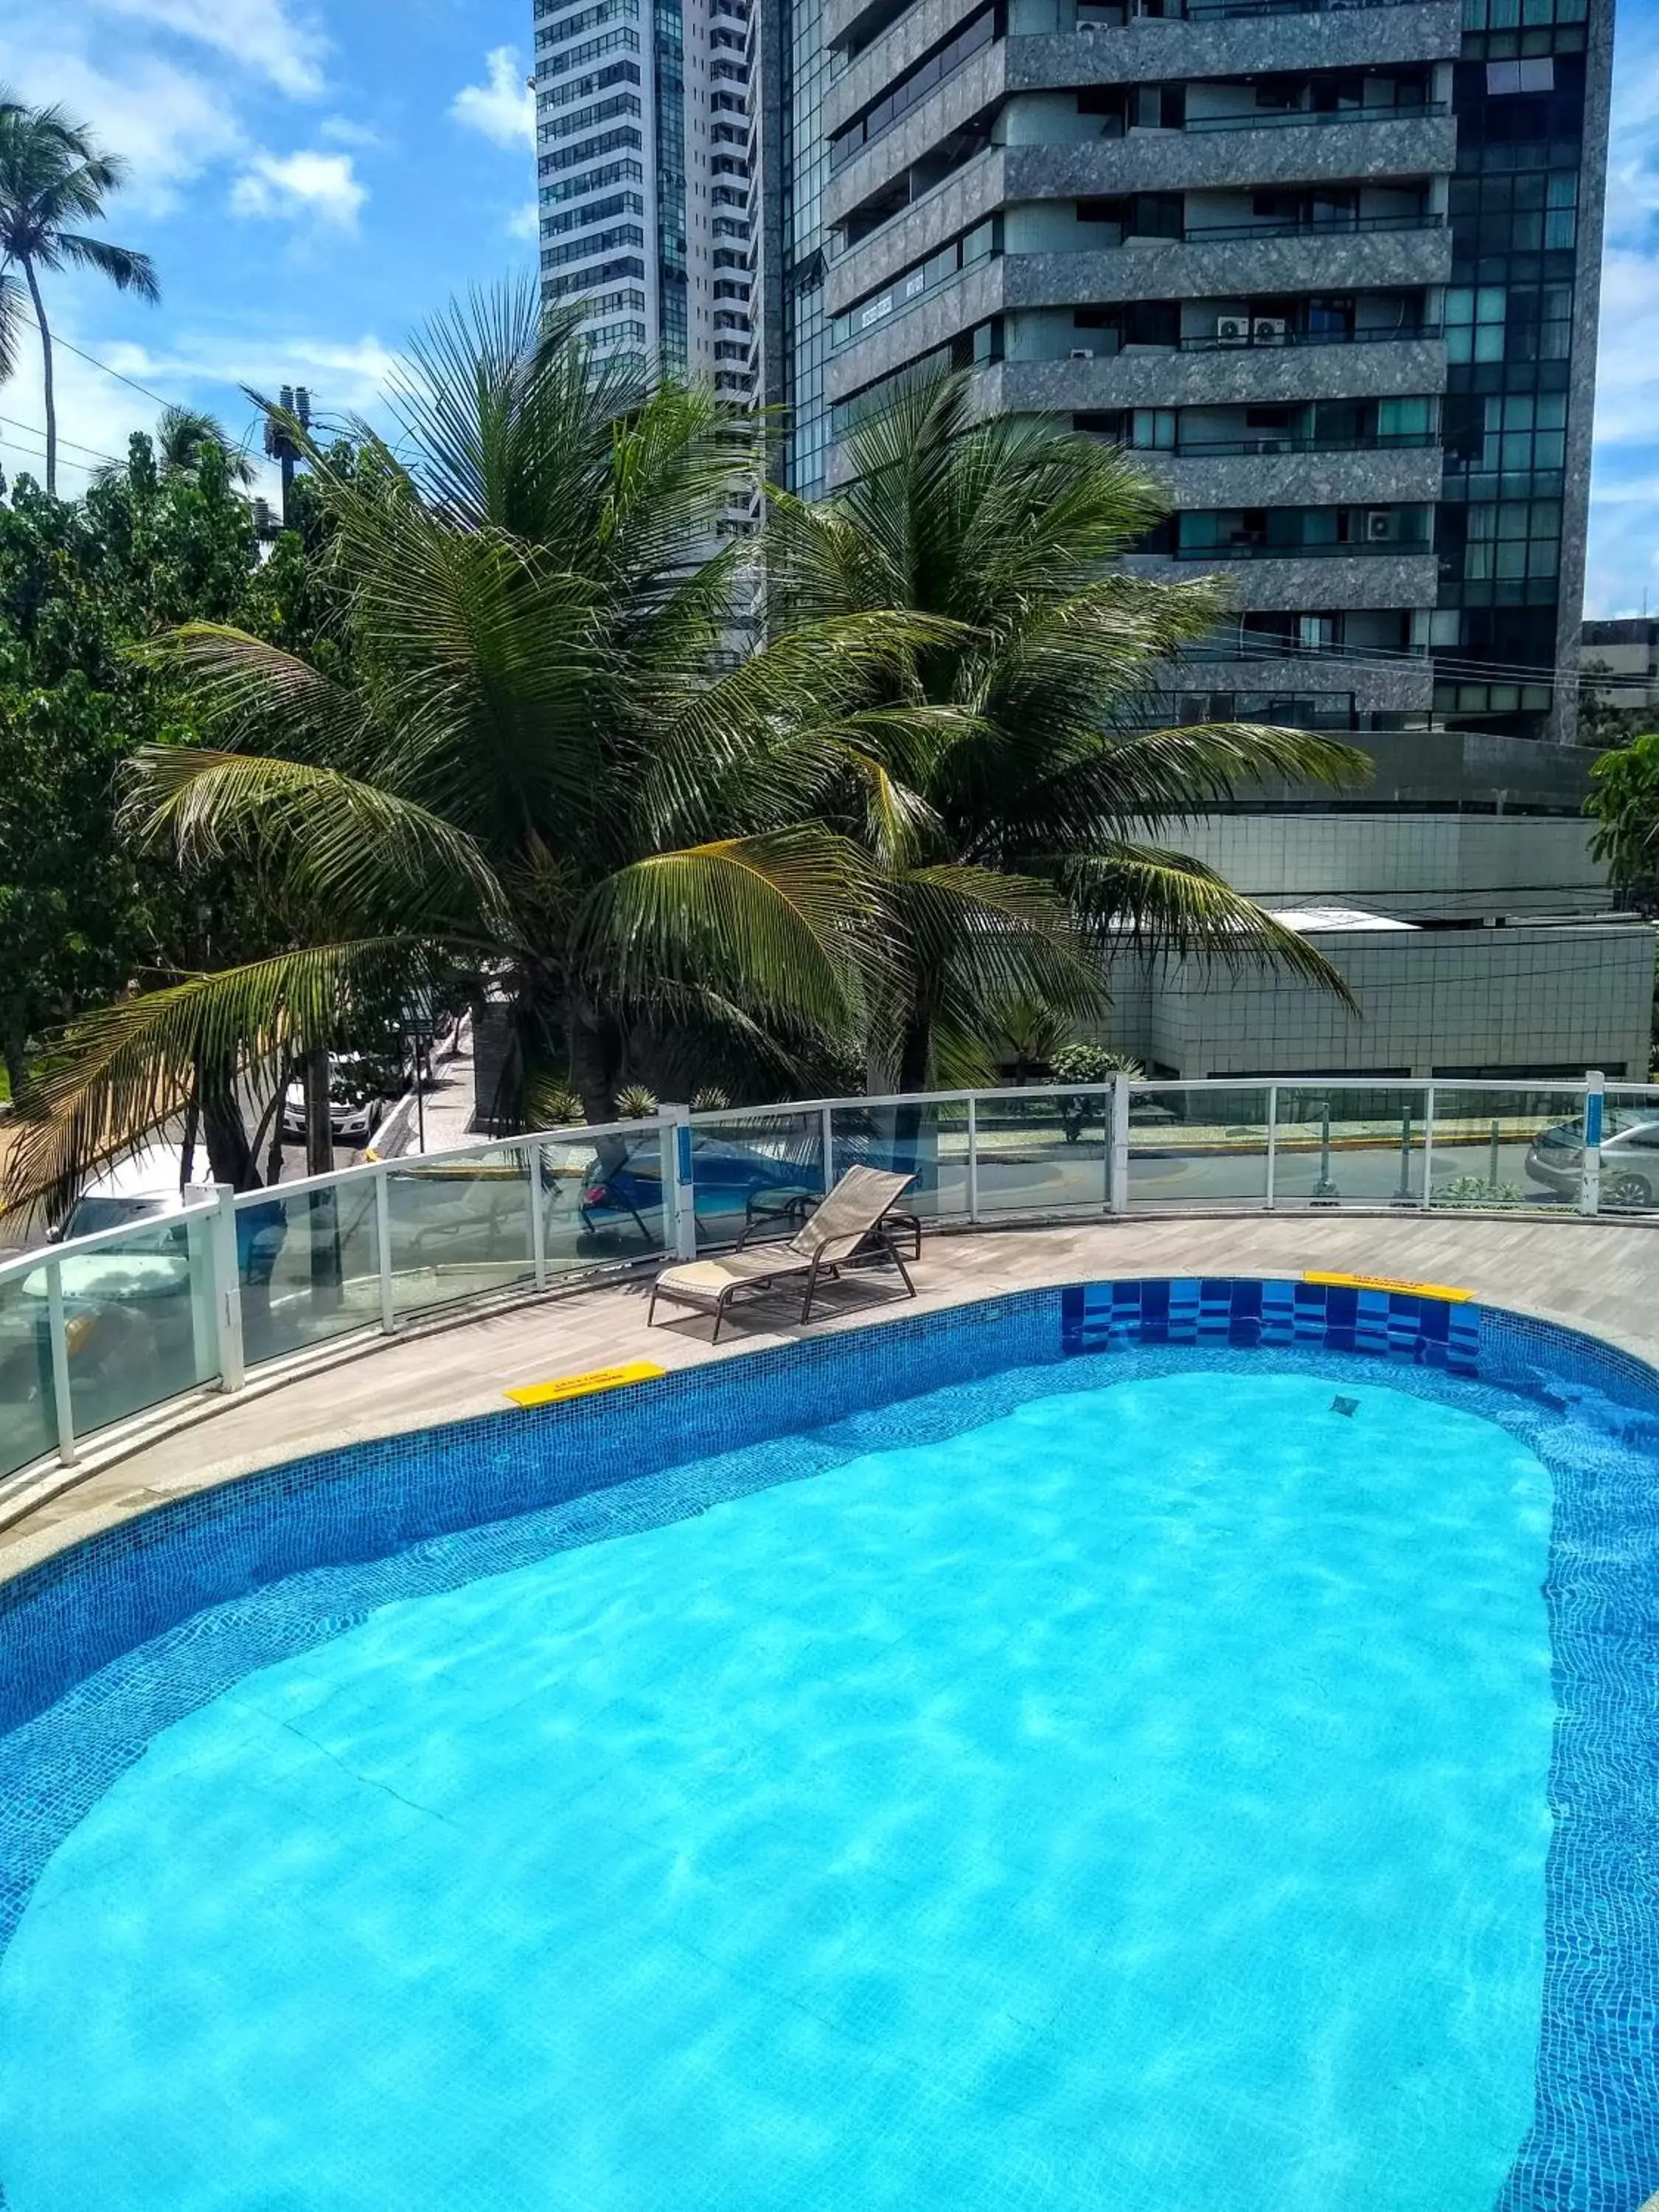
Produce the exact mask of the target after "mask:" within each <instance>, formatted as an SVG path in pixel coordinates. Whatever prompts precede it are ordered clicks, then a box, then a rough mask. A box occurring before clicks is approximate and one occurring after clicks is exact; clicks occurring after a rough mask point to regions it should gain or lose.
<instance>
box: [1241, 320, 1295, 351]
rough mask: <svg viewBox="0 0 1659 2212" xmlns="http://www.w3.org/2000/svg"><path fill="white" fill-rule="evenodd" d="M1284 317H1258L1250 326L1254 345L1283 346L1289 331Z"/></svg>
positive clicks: (1251, 339)
mask: <svg viewBox="0 0 1659 2212" xmlns="http://www.w3.org/2000/svg"><path fill="white" fill-rule="evenodd" d="M1289 327H1290V326H1289V325H1288V324H1287V323H1286V322H1285V318H1284V316H1283V315H1258V316H1257V317H1256V318H1255V320H1254V322H1252V324H1251V325H1250V342H1251V343H1252V344H1254V345H1283V344H1284V343H1285V337H1286V336H1287V335H1288V331H1289Z"/></svg>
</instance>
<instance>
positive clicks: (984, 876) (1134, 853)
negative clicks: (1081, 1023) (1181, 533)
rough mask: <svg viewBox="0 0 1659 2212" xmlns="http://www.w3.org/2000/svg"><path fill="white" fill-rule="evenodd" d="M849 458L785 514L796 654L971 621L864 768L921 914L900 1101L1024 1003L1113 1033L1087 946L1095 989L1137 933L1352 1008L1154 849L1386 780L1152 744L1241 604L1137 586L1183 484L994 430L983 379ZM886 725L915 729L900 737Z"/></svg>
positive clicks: (1202, 583)
mask: <svg viewBox="0 0 1659 2212" xmlns="http://www.w3.org/2000/svg"><path fill="white" fill-rule="evenodd" d="M847 458H848V465H849V470H850V477H849V481H848V483H847V484H846V487H845V489H842V490H841V491H840V492H839V493H837V494H836V495H835V496H834V497H832V498H830V499H829V500H827V501H823V502H822V503H820V504H817V505H811V506H809V505H806V504H805V503H803V502H801V501H796V500H793V499H792V498H790V497H789V496H787V495H785V494H782V493H777V494H775V496H774V501H773V530H772V549H773V550H772V565H771V568H770V572H769V574H770V579H771V586H772V592H771V597H772V605H773V607H774V610H775V618H776V621H777V623H778V625H779V628H780V629H781V633H782V634H785V635H787V630H788V628H789V625H790V624H791V623H796V622H802V623H809V624H818V623H823V622H825V621H827V620H837V619H838V620H846V619H848V618H850V617H853V616H854V615H856V614H858V613H860V612H861V611H866V610H872V609H875V608H886V609H890V610H903V611H912V612H914V613H916V614H919V615H923V616H926V617H936V618H945V619H946V620H948V621H949V623H951V625H952V628H951V630H950V632H949V634H948V635H946V636H945V638H944V639H942V640H938V641H934V642H933V643H931V644H929V645H927V647H923V648H921V649H919V650H917V651H915V653H912V654H910V655H909V656H908V659H906V660H905V661H904V662H903V663H902V665H899V664H889V665H888V666H887V667H885V668H884V669H883V670H881V671H878V676H877V678H876V679H875V683H874V685H873V686H872V689H871V690H870V691H869V692H868V693H867V694H866V710H867V712H866V718H865V724H864V726H863V728H862V729H861V731H860V733H859V738H858V743H857V744H856V746H853V745H850V744H849V746H848V761H847V775H846V781H845V790H846V792H847V793H848V794H849V795H850V799H851V801H852V810H851V811H849V812H848V814H847V816H846V822H847V826H848V829H849V830H851V831H853V832H854V834H856V835H858V836H860V838H861V839H862V841H863V842H865V843H866V845H867V847H868V848H869V849H870V850H871V851H872V854H874V855H875V857H876V858H877V859H878V861H879V862H880V864H881V866H882V868H883V870H884V873H885V877H886V881H887V897H888V900H889V902H890V908H891V912H892V915H893V918H894V920H893V933H894V944H895V948H896V953H897V954H898V956H899V957H898V966H897V971H896V972H897V977H898V981H897V987H896V994H895V996H894V997H893V999H892V1000H891V1001H890V1003H889V1004H888V1005H887V1006H886V1007H885V1008H884V1012H883V1014H882V1017H881V1022H880V1031H879V1034H880V1035H881V1036H882V1037H883V1038H884V1039H885V1040H887V1041H888V1042H889V1050H890V1066H889V1068H888V1070H887V1073H889V1074H890V1076H892V1077H893V1078H895V1079H896V1083H897V1087H898V1088H899V1089H901V1090H907V1091H908V1090H918V1089H921V1088H922V1087H924V1086H925V1085H926V1084H927V1082H928V1081H929V1079H931V1078H933V1076H934V1075H935V1074H936V1073H939V1071H940V1069H941V1068H944V1069H945V1071H946V1072H949V1071H950V1069H951V1066H957V1067H963V1066H967V1067H971V1066H973V1065H974V1064H975V1060H979V1059H981V1058H982V1055H983V1049H984V1046H985V1043H986V1042H987V1036H988V1035H989V1034H990V1033H991V1032H992V1031H994V1030H996V1029H997V1028H998V1027H999V1026H1000V1025H1005V1024H1003V1021H1002V1017H1003V1014H1004V1012H1005V1011H1006V1008H1007V1006H1009V1005H1010V1004H1014V1005H1019V1004H1023V1003H1024V1004H1029V1003H1032V1002H1035V1003H1036V1004H1038V1005H1040V1006H1046V1007H1048V1008H1049V1009H1050V1010H1051V1011H1052V1012H1055V1013H1057V1014H1059V1015H1061V1016H1069V1017H1071V1018H1080V1017H1082V1016H1085V1015H1086V1014H1087V1013H1088V1012H1089V1011H1090V1010H1091V1008H1090V995H1091V988H1092V989H1093V990H1094V993H1095V996H1096V997H1097V996H1098V988H1097V986H1091V987H1080V986H1079V982H1078V981H1077V978H1078V977H1079V975H1081V974H1082V972H1083V971H1082V969H1081V968H1080V967H1079V964H1078V963H1077V962H1076V959H1075V957H1074V955H1075V945H1076V940H1077V939H1082V940H1083V941H1084V942H1085V943H1087V944H1089V945H1091V952H1092V957H1091V960H1090V962H1089V963H1088V965H1089V971H1090V973H1091V975H1098V974H1099V972H1100V969H1101V965H1102V963H1101V960H1100V957H1099V955H1100V952H1101V951H1102V950H1103V948H1104V947H1105V946H1106V945H1109V943H1111V942H1113V941H1118V942H1121V939H1122V933H1123V932H1124V931H1125V930H1126V929H1127V930H1132V931H1133V932H1134V933H1137V935H1138V938H1139V942H1140V943H1141V944H1143V945H1147V946H1149V947H1163V948H1166V949H1170V950H1176V949H1179V950H1183V951H1191V950H1197V951H1202V952H1205V953H1208V954H1211V955H1212V956H1214V957H1216V958H1218V959H1219V960H1221V961H1224V962H1225V963H1229V964H1230V965H1232V966H1237V965H1238V964H1239V963H1243V962H1245V961H1259V960H1270V961H1273V962H1275V963H1279V964H1280V965H1282V966H1284V967H1285V968H1286V969H1289V970H1291V972H1292V973H1295V974H1298V975H1304V976H1308V977H1311V978H1313V979H1314V980H1316V981H1318V982H1320V983H1322V984H1323V985H1326V986H1328V987H1332V988H1334V989H1336V990H1338V991H1342V990H1343V989H1344V986H1343V985H1342V983H1341V981H1340V977H1339V976H1337V975H1336V974H1335V972H1334V970H1333V969H1331V968H1330V967H1329V966H1328V964H1327V963H1326V962H1325V961H1323V960H1322V958H1321V957H1319V955H1318V954H1317V953H1316V952H1315V951H1313V950H1312V949H1311V948H1310V946H1309V945H1308V944H1307V943H1306V941H1305V940H1304V939H1301V938H1299V937H1297V936H1296V935H1295V934H1294V933H1292V932H1291V931H1290V930H1288V929H1285V928H1284V927H1282V926H1281V925H1279V923H1278V922H1276V921H1274V920H1273V917H1272V916H1271V915H1267V913H1265V912H1264V911H1263V910H1262V909H1261V908H1259V907H1257V906H1255V904H1253V903H1252V902H1250V901H1249V899H1246V898H1243V897H1242V896H1240V895H1239V894H1238V893H1237V892H1236V891H1234V890H1231V888H1230V887H1229V886H1228V885H1227V884H1225V882H1223V881H1222V880H1221V879H1220V878H1218V876H1216V875H1215V874H1214V873H1213V872H1212V871H1210V870H1209V869H1207V868H1206V867H1204V866H1201V865H1200V863H1199V862H1197V861H1195V860H1191V859H1189V858H1188V857H1186V856H1184V855H1183V854H1181V853H1179V852H1177V851H1174V850H1171V849H1170V848H1168V847H1167V846H1165V845H1164V843H1163V842H1153V841H1155V840H1160V839H1161V834H1162V826H1163V825H1164V824H1166V823H1170V822H1172V821H1176V820H1178V819H1179V817H1181V816H1182V815H1183V814H1190V813H1193V812H1194V811H1198V810H1200V809H1201V808H1204V807H1206V806H1209V805H1214V804H1215V803H1216V802H1218V801H1219V800H1223V799H1227V798H1229V797H1231V795H1232V793H1233V792H1234V791H1235V790H1236V789H1237V787H1240V786H1241V785H1246V784H1249V783H1250V782H1252V781H1257V780H1259V779H1261V778H1265V777H1273V778H1287V779H1290V780H1291V781H1304V780H1308V779H1312V780H1316V781H1322V782H1327V783H1334V784H1341V783H1351V782H1353V781H1358V780H1359V779H1361V778H1362V777H1363V776H1364V775H1365V774H1367V773H1368V772H1369V765H1370V764H1369V763H1368V762H1366V761H1365V759H1364V756H1363V755H1360V754H1358V753H1357V752H1355V751H1353V750H1351V749H1349V748H1347V747H1346V746H1341V745H1337V744H1331V743H1329V742H1328V741H1327V740H1325V739H1323V738H1316V737H1312V736H1310V735H1308V734H1307V733H1306V732H1301V731H1294V730H1270V729H1255V728H1251V727H1249V726H1241V725H1238V724H1233V723H1226V724H1219V723H1212V724H1206V725H1203V726H1199V727H1195V728H1177V729H1156V730H1150V731H1149V730H1147V729H1146V727H1145V726H1144V725H1145V723H1146V719H1147V710H1148V705H1149V694H1150V693H1151V692H1152V690H1153V689H1154V687H1155V685H1156V683H1157V681H1158V675H1159V671H1160V670H1161V669H1163V668H1164V660H1165V656H1167V655H1168V654H1169V653H1171V652H1173V651H1175V650H1176V648H1178V647H1181V646H1182V645H1185V644H1189V643H1191V642H1192V641H1194V640H1196V639H1199V638H1201V637H1203V636H1204V635H1206V633H1207V632H1209V631H1211V630H1212V629H1213V628H1214V627H1215V625H1216V623H1217V622H1218V618H1219V617H1220V615H1221V613H1222V611H1223V609H1224V604H1225V601H1224V592H1223V589H1222V587H1221V586H1219V585H1218V583H1217V582H1216V581H1215V580H1213V579H1203V580H1197V581H1194V582H1193V583H1181V584H1175V585H1171V584H1166V583H1161V582H1158V581H1155V580H1151V579H1149V578H1146V577H1145V576H1143V575H1140V574H1133V573H1130V572H1128V571H1126V570H1125V569H1124V568H1123V567H1122V566H1121V561H1120V556H1121V555H1122V553H1123V552H1124V551H1125V550H1127V549H1128V548H1129V547H1131V546H1133V544H1134V543H1135V542H1136V540H1137V539H1138V538H1140V537H1141V536H1142V535H1143V534H1144V532H1146V530H1147V529H1148V527H1149V526H1151V525H1152V523H1153V522H1155V521H1156V520H1158V517H1159V515H1160V514H1161V513H1163V511H1164V500H1163V498H1162V496H1161V495H1160V493H1159V491H1158V487H1157V486H1156V485H1155V484H1154V483H1152V482H1151V481H1150V480H1149V479H1148V478H1147V477H1145V476H1143V475H1142V474H1140V473H1139V471H1137V470H1136V469H1135V468H1134V467H1133V465H1131V464H1130V463H1129V462H1128V461H1127V459H1125V458H1124V456H1123V455H1122V454H1121V453H1119V452H1118V451H1117V450H1116V448H1115V447H1108V446H1105V445H1103V444H1100V443H1097V442H1096V441H1091V440H1087V439H1084V438H1080V437H1078V436H1075V435H1073V434H1072V432H1071V431H1070V428H1069V427H1066V428H1062V427H1061V426H1060V425H1058V424H1056V423H1054V422H1045V421H1042V420H1039V419H1029V418H1028V419H1015V418H1010V417H1007V416H1000V417H995V418H993V419H990V420H987V421H975V419H974V417H973V413H972V409H971V403H970V385H969V380H968V379H967V378H966V377H964V376H961V375H957V376H948V375H947V376H939V375H933V376H924V377H921V378H918V379H916V380H913V381H911V382H909V383H908V384H907V385H906V386H902V387H901V388H900V390H899V392H898V393H897V395H896V398H894V399H893V400H892V401H891V402H890V404H887V405H885V406H884V407H883V408H882V409H881V410H879V411H878V412H875V413H873V414H872V415H871V416H867V417H866V419H865V420H864V421H863V422H861V423H860V424H859V425H858V426H857V427H856V428H854V431H853V432H852V434H851V435H850V436H849V438H848V441H847ZM895 671H896V673H895ZM1164 681H1165V682H1167V681H1168V676H1167V670H1164ZM923 707H925V708H931V709H932V710H933V712H932V714H931V715H930V716H925V717H921V718H918V716H917V714H916V713H915V709H917V708H923ZM883 708H902V709H905V710H908V712H906V713H904V714H901V715H900V716H899V718H898V719H897V720H895V721H893V722H891V723H887V722H884V719H883V714H882V711H881V710H882V709H883ZM844 803H845V802H844ZM1068 928H1069V929H1070V931H1071V932H1072V933H1073V946H1072V950H1071V952H1070V953H1069V954H1068V952H1067V948H1066V930H1067V929H1068Z"/></svg>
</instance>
